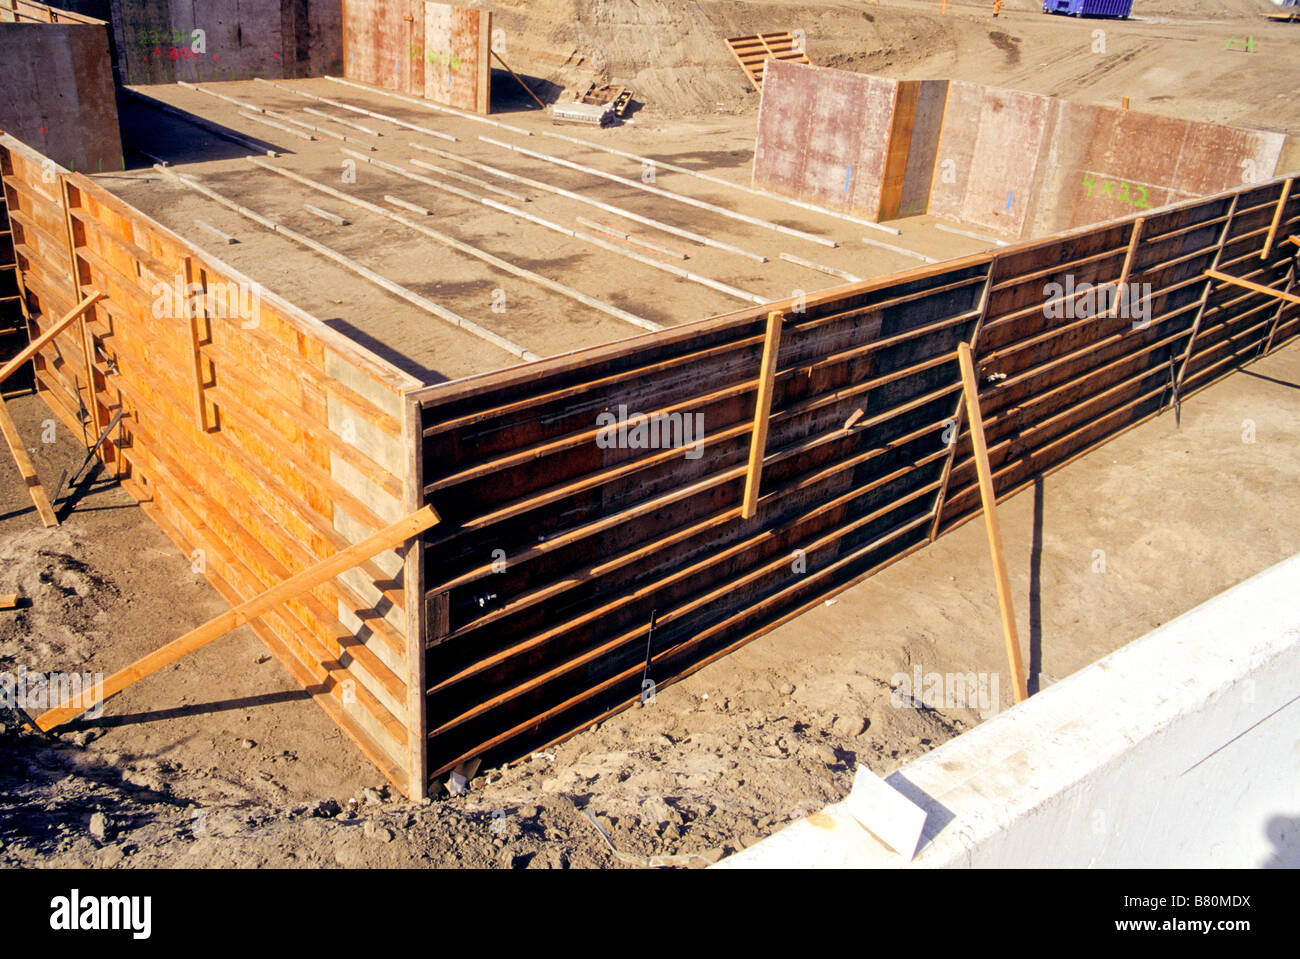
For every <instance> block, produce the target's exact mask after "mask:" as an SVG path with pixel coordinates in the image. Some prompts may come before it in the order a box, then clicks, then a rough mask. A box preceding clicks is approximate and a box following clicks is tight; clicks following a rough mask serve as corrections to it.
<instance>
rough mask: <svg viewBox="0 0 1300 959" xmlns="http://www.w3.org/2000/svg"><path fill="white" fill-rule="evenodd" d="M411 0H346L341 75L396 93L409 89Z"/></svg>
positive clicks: (411, 43) (412, 43)
mask: <svg viewBox="0 0 1300 959" xmlns="http://www.w3.org/2000/svg"><path fill="white" fill-rule="evenodd" d="M414 5H415V4H413V3H412V2H411V0H346V2H345V3H344V4H343V75H344V76H345V77H347V78H348V79H349V80H357V81H358V82H360V83H370V84H373V85H374V86H377V87H382V88H383V89H385V90H394V91H396V92H398V93H409V92H411V71H410V69H409V68H408V64H410V63H412V62H413V56H412V53H411V50H412V47H413V45H414V39H413V36H414V34H413V27H412V24H413V23H414V20H415V17H414V14H413V12H412V8H413V6H414Z"/></svg>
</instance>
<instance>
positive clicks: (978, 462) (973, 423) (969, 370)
mask: <svg viewBox="0 0 1300 959" xmlns="http://www.w3.org/2000/svg"><path fill="white" fill-rule="evenodd" d="M957 360H958V362H959V363H960V364H961V381H962V386H963V387H964V390H965V394H966V418H967V419H968V420H969V421H970V438H971V447H972V449H973V450H974V453H975V468H976V470H977V471H978V473H979V485H980V499H981V500H982V501H983V505H984V525H985V527H986V528H987V530H988V537H989V552H990V553H991V554H992V556H993V577H994V579H995V580H996V582H997V588H998V608H999V610H1000V611H1001V613H1002V634H1003V637H1004V638H1005V640H1006V644H1007V663H1008V665H1009V666H1010V668H1011V680H1012V682H1013V683H1015V696H1016V702H1018V703H1022V702H1024V701H1025V700H1026V699H1027V698H1028V697H1029V693H1028V690H1027V688H1026V686H1025V667H1024V663H1023V662H1022V661H1021V658H1020V634H1019V632H1018V631H1017V630H1016V611H1015V607H1014V606H1013V605H1012V603H1011V581H1010V578H1009V577H1008V576H1007V558H1006V555H1005V554H1004V553H1003V550H1002V528H1001V527H1000V526H999V525H998V513H997V507H998V504H997V494H996V493H995V492H994V489H993V473H992V470H991V469H990V468H989V451H988V445H987V444H986V443H985V441H984V417H983V414H981V412H980V398H979V382H978V381H977V380H976V377H975V363H974V360H973V359H972V358H971V349H970V345H969V344H967V343H960V344H958V346H957Z"/></svg>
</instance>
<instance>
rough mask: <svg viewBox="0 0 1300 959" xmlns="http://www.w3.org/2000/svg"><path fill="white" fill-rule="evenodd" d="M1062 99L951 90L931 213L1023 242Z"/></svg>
mask: <svg viewBox="0 0 1300 959" xmlns="http://www.w3.org/2000/svg"><path fill="white" fill-rule="evenodd" d="M1059 103H1060V101H1059V100H1056V99H1054V98H1052V97H1046V96H1039V95H1037V94H1033V93H1021V92H1019V91H1016V90H1000V89H996V88H993V87H986V86H984V85H982V84H977V83H962V82H954V83H952V84H951V86H950V87H949V93H948V104H947V108H946V110H945V114H944V123H943V132H942V134H941V136H940V139H939V153H938V164H937V167H936V171H937V172H936V176H935V178H934V187H933V189H932V192H931V196H930V212H931V213H933V214H935V215H937V216H943V217H949V218H951V219H955V220H959V221H961V222H963V223H967V224H971V225H973V226H978V227H980V228H981V229H983V230H987V231H989V232H992V233H994V234H996V235H998V236H1005V237H1011V238H1020V237H1021V236H1022V235H1023V233H1024V227H1025V224H1026V221H1027V218H1028V215H1029V211H1030V201H1031V199H1032V196H1033V189H1034V184H1035V180H1036V177H1037V173H1038V169H1039V166H1040V164H1041V160H1042V154H1043V152H1044V149H1045V148H1046V146H1047V145H1048V144H1049V143H1050V134H1051V130H1052V127H1053V124H1054V121H1055V111H1056V109H1057V106H1058V105H1059Z"/></svg>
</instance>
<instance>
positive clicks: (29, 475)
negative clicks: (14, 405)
mask: <svg viewBox="0 0 1300 959" xmlns="http://www.w3.org/2000/svg"><path fill="white" fill-rule="evenodd" d="M0 433H2V434H4V438H5V443H6V444H8V446H9V452H10V453H11V454H13V458H14V462H15V463H17V464H18V472H19V473H21V474H22V477H23V482H24V483H25V484H26V485H27V492H28V493H30V494H31V497H32V502H33V503H34V504H35V505H36V512H37V513H39V514H40V517H41V522H42V523H43V524H44V525H45V526H46V528H48V527H51V526H58V525H59V518H58V517H57V516H55V515H54V507H52V506H51V505H50V498H49V497H48V496H46V495H45V487H43V486H42V485H41V481H40V479H39V478H38V477H37V476H36V467H34V466H32V460H31V457H29V456H28V455H27V450H26V449H24V448H23V441H22V437H20V436H19V435H18V427H16V426H14V421H13V419H12V418H10V416H9V407H7V406H6V405H5V401H4V400H3V399H0Z"/></svg>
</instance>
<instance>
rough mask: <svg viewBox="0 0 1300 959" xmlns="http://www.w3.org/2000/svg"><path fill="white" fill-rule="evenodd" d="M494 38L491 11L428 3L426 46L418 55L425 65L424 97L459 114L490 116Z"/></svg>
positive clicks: (425, 18) (425, 27)
mask: <svg viewBox="0 0 1300 959" xmlns="http://www.w3.org/2000/svg"><path fill="white" fill-rule="evenodd" d="M491 36H492V14H491V13H489V12H488V11H486V10H471V9H469V8H468V7H456V6H452V5H451V4H448V3H428V2H426V3H425V4H424V43H423V47H421V48H420V49H419V50H417V51H416V53H417V54H418V57H419V59H420V60H421V61H422V65H423V87H422V91H421V92H423V94H424V96H426V97H427V98H428V99H430V100H436V101H438V102H439V103H445V104H447V105H448V106H453V107H456V108H457V109H460V110H468V111H470V112H473V113H490V112H491V110H490V108H489V99H488V96H487V84H488V81H489V79H490V77H491V66H492V65H491V64H490V63H489V62H488V58H489V57H490V56H491V53H490V51H489V50H488V42H489V40H490V39H491Z"/></svg>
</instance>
